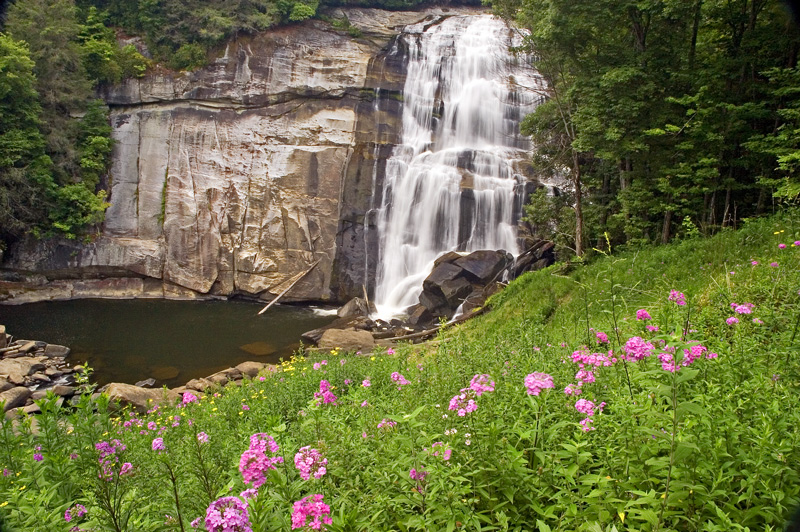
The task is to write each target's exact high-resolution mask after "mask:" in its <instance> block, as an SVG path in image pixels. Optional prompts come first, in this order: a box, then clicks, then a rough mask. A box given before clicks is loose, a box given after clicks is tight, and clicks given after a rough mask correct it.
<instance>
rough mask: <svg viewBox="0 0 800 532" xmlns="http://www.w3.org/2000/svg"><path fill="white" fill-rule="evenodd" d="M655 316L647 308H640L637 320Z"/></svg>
mask: <svg viewBox="0 0 800 532" xmlns="http://www.w3.org/2000/svg"><path fill="white" fill-rule="evenodd" d="M652 319H653V318H652V317H651V316H650V313H649V312H647V311H646V310H645V309H643V308H640V309H639V310H637V311H636V321H642V320H652Z"/></svg>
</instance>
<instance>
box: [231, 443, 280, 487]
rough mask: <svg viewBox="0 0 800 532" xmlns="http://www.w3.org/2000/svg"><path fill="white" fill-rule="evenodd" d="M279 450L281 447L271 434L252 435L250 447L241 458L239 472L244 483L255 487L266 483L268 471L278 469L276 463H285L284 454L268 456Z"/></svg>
mask: <svg viewBox="0 0 800 532" xmlns="http://www.w3.org/2000/svg"><path fill="white" fill-rule="evenodd" d="M279 450H280V447H279V446H278V444H277V443H275V440H274V439H273V438H272V436H270V435H269V434H265V433H263V432H259V433H257V434H253V435H252V436H250V447H249V448H248V449H247V450H246V451H245V452H243V453H242V457H241V459H240V460H239V472H240V473H241V474H242V477H243V478H244V483H245V484H252V485H253V487H254V488H258V487H260V486H261V485H262V484H264V482H266V481H267V477H266V474H267V472H268V471H269V470H270V469H276V467H275V464H282V463H283V457H282V456H268V454H270V455H272V454H277V453H278V451H279Z"/></svg>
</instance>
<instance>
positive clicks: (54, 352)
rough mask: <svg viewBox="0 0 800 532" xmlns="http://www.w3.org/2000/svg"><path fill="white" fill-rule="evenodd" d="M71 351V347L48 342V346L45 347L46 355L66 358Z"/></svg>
mask: <svg viewBox="0 0 800 532" xmlns="http://www.w3.org/2000/svg"><path fill="white" fill-rule="evenodd" d="M69 351H70V349H69V347H64V346H63V345H56V344H47V347H45V348H44V356H46V357H62V358H64V357H66V356H67V355H69Z"/></svg>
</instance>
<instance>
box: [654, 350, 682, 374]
mask: <svg viewBox="0 0 800 532" xmlns="http://www.w3.org/2000/svg"><path fill="white" fill-rule="evenodd" d="M658 360H660V361H661V369H663V370H664V371H669V372H671V373H674V372H676V371H678V366H677V365H676V364H675V357H673V356H672V353H659V354H658Z"/></svg>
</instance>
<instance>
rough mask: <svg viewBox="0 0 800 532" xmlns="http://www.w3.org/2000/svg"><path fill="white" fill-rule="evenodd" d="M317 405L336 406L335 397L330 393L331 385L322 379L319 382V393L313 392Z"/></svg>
mask: <svg viewBox="0 0 800 532" xmlns="http://www.w3.org/2000/svg"><path fill="white" fill-rule="evenodd" d="M314 399H316V404H317V405H327V404H334V405H335V404H336V399H337V397H336V396H335V395H334V394H333V392H332V391H331V383H329V382H328V381H326V380H325V379H322V380H321V381H319V391H318V392H314Z"/></svg>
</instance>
